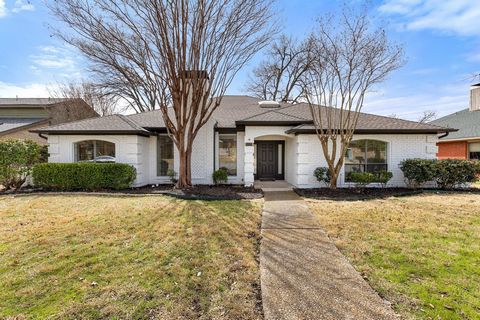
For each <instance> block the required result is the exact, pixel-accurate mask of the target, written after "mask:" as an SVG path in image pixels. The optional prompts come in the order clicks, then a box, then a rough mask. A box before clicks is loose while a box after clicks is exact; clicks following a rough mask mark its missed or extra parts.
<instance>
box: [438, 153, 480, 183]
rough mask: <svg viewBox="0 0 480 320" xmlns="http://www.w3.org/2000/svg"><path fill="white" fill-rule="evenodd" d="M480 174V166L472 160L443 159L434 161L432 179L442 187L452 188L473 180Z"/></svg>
mask: <svg viewBox="0 0 480 320" xmlns="http://www.w3.org/2000/svg"><path fill="white" fill-rule="evenodd" d="M478 174H480V166H479V164H478V163H476V162H474V161H468V160H458V159H445V160H439V161H437V162H436V163H435V177H434V180H435V182H436V183H437V186H438V187H439V188H442V189H453V188H454V187H456V186H459V185H462V184H465V183H471V182H475V181H476V180H477V176H478Z"/></svg>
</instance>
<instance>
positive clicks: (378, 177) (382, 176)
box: [375, 170, 393, 189]
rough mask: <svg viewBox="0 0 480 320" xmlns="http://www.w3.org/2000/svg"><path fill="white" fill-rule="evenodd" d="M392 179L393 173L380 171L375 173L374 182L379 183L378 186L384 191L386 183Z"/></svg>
mask: <svg viewBox="0 0 480 320" xmlns="http://www.w3.org/2000/svg"><path fill="white" fill-rule="evenodd" d="M392 177H393V173H391V172H390V171H385V170H381V171H378V172H375V182H377V183H380V185H381V186H382V188H384V189H385V188H386V187H387V184H388V181H390V180H391V179H392Z"/></svg>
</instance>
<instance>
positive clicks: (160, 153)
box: [157, 135, 173, 176]
mask: <svg viewBox="0 0 480 320" xmlns="http://www.w3.org/2000/svg"><path fill="white" fill-rule="evenodd" d="M168 170H173V141H172V139H170V137H169V136H167V135H160V136H158V137H157V176H167V175H168Z"/></svg>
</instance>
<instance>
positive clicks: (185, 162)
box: [177, 148, 192, 189]
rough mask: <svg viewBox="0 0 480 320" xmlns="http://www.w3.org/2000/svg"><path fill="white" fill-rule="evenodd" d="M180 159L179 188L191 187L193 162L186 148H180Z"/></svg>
mask: <svg viewBox="0 0 480 320" xmlns="http://www.w3.org/2000/svg"><path fill="white" fill-rule="evenodd" d="M178 154H179V160H180V167H179V175H178V176H179V179H178V181H177V188H179V189H184V188H187V187H190V186H191V185H192V178H191V174H190V172H191V169H190V166H191V163H190V160H189V159H190V157H189V156H188V152H187V151H186V150H184V148H182V149H179V150H178Z"/></svg>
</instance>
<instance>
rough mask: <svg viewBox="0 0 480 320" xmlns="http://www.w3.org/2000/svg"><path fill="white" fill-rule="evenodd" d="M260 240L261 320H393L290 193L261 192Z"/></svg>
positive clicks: (300, 200)
mask: <svg viewBox="0 0 480 320" xmlns="http://www.w3.org/2000/svg"><path fill="white" fill-rule="evenodd" d="M262 236H263V237H262V242H261V247H260V272H261V286H262V300H263V309H264V313H265V319H267V320H273V319H275V320H277V319H278V320H284V319H285V320H290V319H335V320H339V319H352V320H353V319H397V316H396V315H395V313H394V312H393V310H392V309H391V307H390V306H389V305H388V304H387V303H386V302H385V301H383V300H382V299H381V298H380V296H379V295H378V294H377V293H376V292H375V291H374V290H373V289H372V288H371V287H370V286H369V285H368V283H366V282H365V280H364V279H363V278H362V277H361V275H360V274H359V273H358V272H357V271H356V270H355V269H354V268H353V267H352V265H351V264H350V263H349V262H348V261H347V259H346V258H345V257H344V256H343V255H342V254H341V253H340V251H338V249H337V248H336V247H335V245H334V244H333V242H332V241H331V240H330V239H329V238H328V236H327V235H326V233H325V232H324V231H323V230H322V228H321V226H320V225H319V224H318V222H317V220H316V218H315V216H314V215H313V214H312V213H311V212H310V210H309V208H308V206H307V204H306V203H305V201H303V200H302V199H301V198H300V197H299V196H298V195H297V194H296V193H294V192H293V191H279V192H265V205H264V209H263V216H262Z"/></svg>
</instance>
